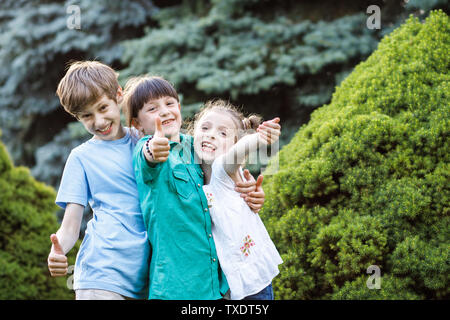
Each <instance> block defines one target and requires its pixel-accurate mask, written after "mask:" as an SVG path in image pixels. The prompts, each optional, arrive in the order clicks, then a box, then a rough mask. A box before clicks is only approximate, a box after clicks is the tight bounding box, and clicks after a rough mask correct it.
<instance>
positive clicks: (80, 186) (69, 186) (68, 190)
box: [55, 151, 89, 209]
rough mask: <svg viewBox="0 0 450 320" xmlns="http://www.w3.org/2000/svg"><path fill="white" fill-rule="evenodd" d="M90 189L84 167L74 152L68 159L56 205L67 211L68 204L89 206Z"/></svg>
mask: <svg viewBox="0 0 450 320" xmlns="http://www.w3.org/2000/svg"><path fill="white" fill-rule="evenodd" d="M88 194H89V187H88V182H87V178H86V172H85V170H84V167H83V165H82V163H81V161H80V159H79V158H78V156H77V155H76V153H74V152H73V151H72V152H71V153H70V155H69V157H68V158H67V161H66V165H65V167H64V171H63V175H62V178H61V184H60V185H59V189H58V194H57V196H56V201H55V203H56V204H57V205H58V206H59V207H61V208H63V209H65V208H66V206H67V203H77V204H80V205H82V206H85V207H86V206H87V204H88V200H89V199H88Z"/></svg>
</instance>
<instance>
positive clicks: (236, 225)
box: [203, 156, 283, 300]
mask: <svg viewBox="0 0 450 320" xmlns="http://www.w3.org/2000/svg"><path fill="white" fill-rule="evenodd" d="M222 157H223V156H220V157H218V158H216V159H215V160H214V162H213V164H212V173H211V181H210V183H209V184H208V185H204V186H203V190H204V191H205V195H206V198H207V199H208V206H209V210H210V214H211V220H212V234H213V237H214V242H215V245H216V250H217V256H218V258H219V262H220V266H221V268H222V270H223V272H224V273H225V276H226V278H227V281H228V285H229V286H230V293H231V295H230V296H231V299H233V300H238V299H242V298H245V297H246V296H249V295H252V294H255V293H258V292H260V291H261V290H262V289H264V288H265V287H267V286H268V285H269V284H270V283H271V282H272V279H273V278H274V277H275V276H276V275H277V274H278V273H279V270H278V265H279V264H281V263H283V260H282V259H281V257H280V255H279V253H278V251H277V249H276V248H275V245H274V244H273V242H272V240H271V239H270V236H269V234H268V233H267V230H266V228H265V227H264V224H263V222H262V221H261V218H260V217H259V215H258V214H255V213H254V212H253V211H251V209H250V208H249V207H248V205H247V203H246V202H245V201H244V199H243V198H242V197H241V196H240V194H239V193H238V192H236V191H235V190H234V187H235V183H234V181H233V180H232V179H231V177H230V176H229V175H228V174H227V173H226V171H225V169H224V168H223V164H222V161H223V160H222ZM239 172H240V174H241V177H242V179H243V180H244V181H245V178H244V176H243V173H242V169H240V171H239Z"/></svg>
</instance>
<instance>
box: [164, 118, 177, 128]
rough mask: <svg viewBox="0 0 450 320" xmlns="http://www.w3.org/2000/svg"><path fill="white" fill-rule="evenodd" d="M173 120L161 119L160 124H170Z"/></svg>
mask: <svg viewBox="0 0 450 320" xmlns="http://www.w3.org/2000/svg"><path fill="white" fill-rule="evenodd" d="M173 122H175V120H174V119H169V120H164V121H162V122H161V124H162V125H163V126H166V125H170V124H172V123H173Z"/></svg>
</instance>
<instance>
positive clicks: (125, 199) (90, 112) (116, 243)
mask: <svg viewBox="0 0 450 320" xmlns="http://www.w3.org/2000/svg"><path fill="white" fill-rule="evenodd" d="M57 95H58V96H59V98H60V101H61V104H62V105H63V107H64V108H65V110H66V111H67V112H68V113H70V114H71V115H73V116H75V117H76V118H77V120H78V121H80V122H81V123H82V124H83V125H84V127H85V128H86V130H87V131H88V132H89V133H91V134H92V135H93V137H92V138H91V139H90V140H89V141H87V142H85V143H83V144H81V145H80V146H78V147H76V148H75V149H73V150H72V152H71V153H70V155H69V158H68V159H67V162H66V166H65V168H64V173H63V176H62V180H61V184H60V187H59V190H58V195H57V198H56V204H57V205H59V206H60V207H61V208H63V209H65V214H64V219H63V221H62V224H61V227H60V228H59V230H58V231H57V232H56V235H55V234H53V235H51V240H52V243H53V245H52V248H51V251H50V254H49V257H48V267H49V270H50V273H51V275H52V276H64V275H66V274H67V267H68V265H67V258H66V256H65V255H66V254H67V252H69V251H70V250H71V249H72V247H73V246H74V245H75V243H76V241H77V240H78V237H79V233H80V225H81V220H82V216H83V211H84V207H85V206H86V205H87V204H88V203H89V204H90V206H91V208H92V210H93V218H92V219H91V220H90V221H89V222H88V225H87V228H86V233H85V237H84V239H83V242H82V244H81V247H80V250H79V252H78V256H77V260H76V264H75V270H74V289H75V293H76V299H89V300H94V299H126V298H136V299H144V298H146V297H147V294H148V273H149V270H148V268H149V258H150V246H149V243H148V238H147V232H146V228H145V226H144V221H143V218H142V214H141V210H140V206H139V197H138V191H137V187H136V181H135V177H134V170H133V165H132V154H133V149H134V147H135V144H136V135H133V134H132V132H131V129H129V128H126V127H123V126H122V124H121V121H120V108H119V103H120V102H121V100H122V89H121V88H120V86H119V83H118V81H117V73H116V72H114V70H113V69H111V68H110V67H108V66H106V65H104V64H102V63H99V62H96V61H83V62H75V63H73V64H72V65H71V66H70V68H69V69H68V71H67V73H66V75H65V76H64V77H63V79H62V80H61V81H60V83H59V85H58V89H57Z"/></svg>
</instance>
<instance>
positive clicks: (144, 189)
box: [125, 77, 264, 300]
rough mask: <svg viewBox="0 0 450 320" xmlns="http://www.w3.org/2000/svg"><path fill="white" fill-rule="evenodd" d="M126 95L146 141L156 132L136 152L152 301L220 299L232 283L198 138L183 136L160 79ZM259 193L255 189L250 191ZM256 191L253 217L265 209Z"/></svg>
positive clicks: (130, 87) (138, 82)
mask: <svg viewBox="0 0 450 320" xmlns="http://www.w3.org/2000/svg"><path fill="white" fill-rule="evenodd" d="M125 92H126V94H125V109H126V110H127V113H128V115H127V116H128V122H129V123H130V124H133V125H134V126H135V127H136V128H137V129H138V130H140V131H142V132H143V133H145V134H150V133H154V135H153V136H151V137H150V136H146V137H145V138H143V139H141V140H140V141H139V142H138V143H137V145H136V148H135V150H134V153H133V163H134V168H135V176H136V182H137V186H138V190H139V198H140V201H141V210H142V213H143V215H144V223H145V225H146V227H147V233H148V237H149V241H150V243H151V248H152V258H151V263H150V287H149V298H150V299H176V300H185V299H201V300H206V299H220V298H221V297H222V295H224V294H225V293H226V291H227V290H228V284H227V282H226V279H225V276H224V275H223V273H222V271H221V269H220V266H219V261H218V258H217V253H216V247H215V244H214V239H213V237H212V232H211V218H210V214H209V208H208V204H207V200H206V197H205V194H204V192H203V189H202V186H203V172H202V170H201V168H200V165H199V164H198V161H197V163H196V161H195V159H194V157H195V153H194V149H193V141H192V140H193V139H192V137H191V136H188V135H184V134H180V128H181V121H182V119H181V113H180V109H181V107H180V104H179V101H178V95H177V93H176V91H175V89H173V87H172V86H171V85H170V84H169V83H168V82H167V81H166V80H164V79H162V78H158V77H144V78H138V79H133V80H131V81H129V82H128V83H127V85H126V88H125ZM247 187H248V184H247ZM255 188H256V186H255V183H253V185H252V186H250V187H249V189H251V190H255ZM259 188H260V186H258V190H260V189H259ZM258 190H255V191H254V192H249V193H248V194H247V195H246V196H248V197H250V198H253V199H249V200H251V202H253V203H251V202H250V203H249V206H250V207H252V208H253V209H254V210H255V211H258V209H260V207H261V206H262V203H263V202H264V193H263V192H262V191H258Z"/></svg>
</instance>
